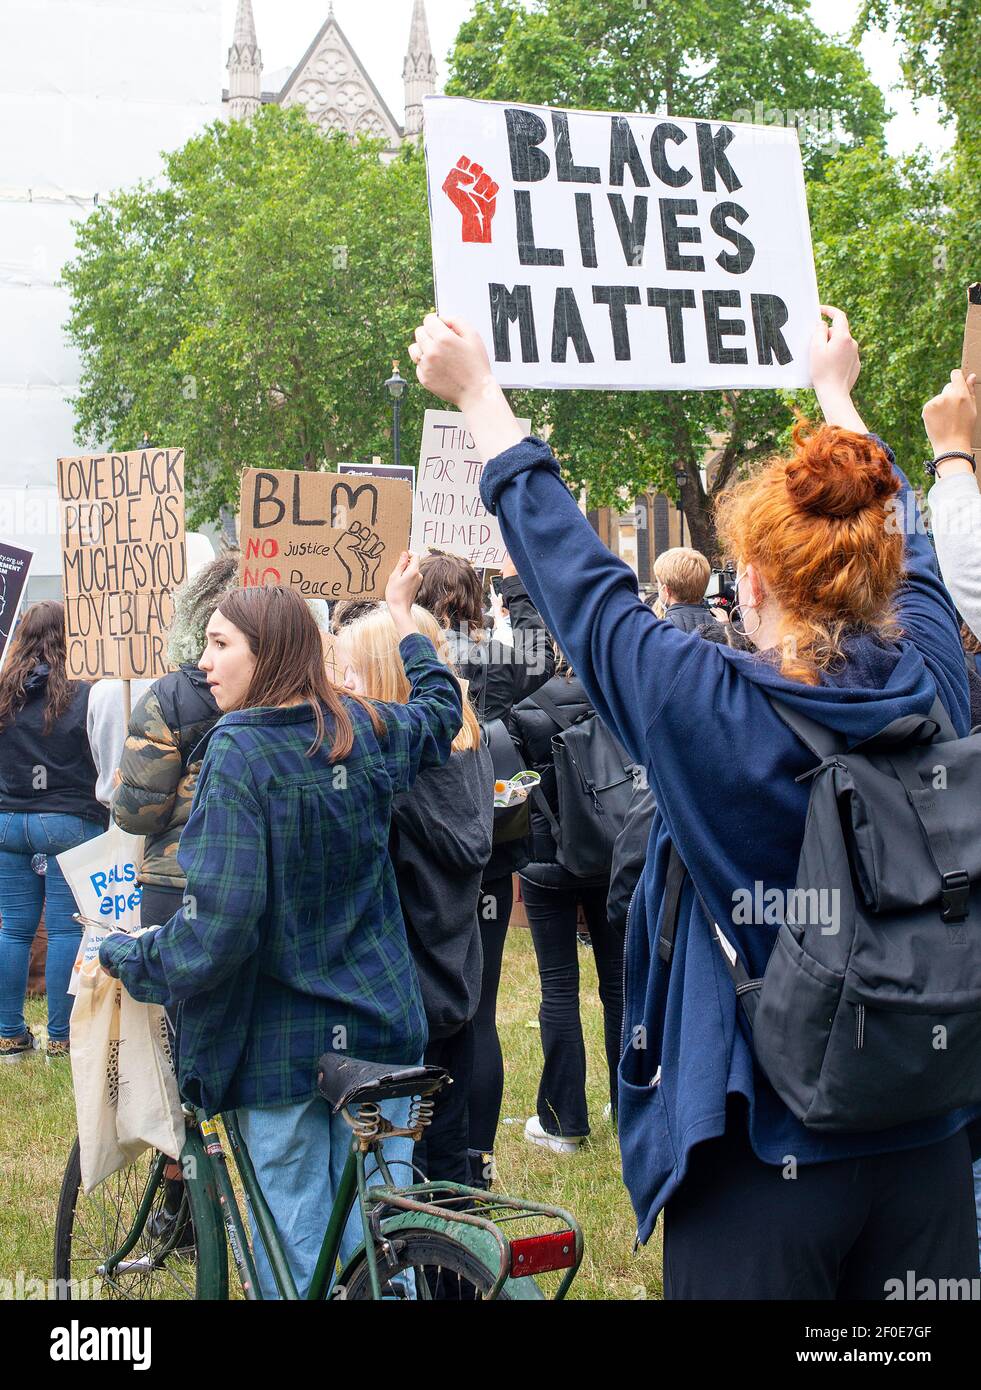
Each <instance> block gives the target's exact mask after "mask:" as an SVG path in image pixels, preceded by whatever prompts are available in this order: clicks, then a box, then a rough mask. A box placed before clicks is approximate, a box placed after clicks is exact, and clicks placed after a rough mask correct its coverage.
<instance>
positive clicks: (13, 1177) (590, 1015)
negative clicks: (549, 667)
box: [0, 928, 661, 1299]
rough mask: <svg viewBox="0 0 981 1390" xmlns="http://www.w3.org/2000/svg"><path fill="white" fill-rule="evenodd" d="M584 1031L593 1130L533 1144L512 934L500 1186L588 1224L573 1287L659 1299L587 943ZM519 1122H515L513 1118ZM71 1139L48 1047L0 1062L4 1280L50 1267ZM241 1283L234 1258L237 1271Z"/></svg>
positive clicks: (34, 1003)
mask: <svg viewBox="0 0 981 1390" xmlns="http://www.w3.org/2000/svg"><path fill="white" fill-rule="evenodd" d="M579 963H580V968H581V974H582V982H581V999H582V1006H581V1007H582V1018H583V1029H584V1033H585V1038H586V1051H587V1057H588V1069H589V1076H588V1084H587V1092H588V1100H589V1115H590V1125H591V1128H592V1134H591V1136H590V1138H589V1139H588V1140H586V1141H584V1143H583V1144H582V1146H581V1148H580V1150H579V1152H578V1153H577V1154H574V1155H571V1156H565V1155H559V1154H553V1153H549V1152H548V1151H546V1150H544V1149H538V1148H534V1147H533V1146H531V1145H529V1144H526V1143H525V1141H524V1139H523V1137H522V1134H523V1129H524V1122H525V1120H526V1118H527V1117H528V1116H529V1115H530V1114H532V1113H533V1111H534V1107H535V1097H536V1094H537V1090H538V1080H539V1075H540V1072H541V1043H540V1039H539V1031H538V1027H537V1020H538V998H539V995H538V972H537V968H536V964H535V954H534V950H533V949H532V944H531V935H530V933H529V932H528V931H526V930H523V929H521V928H514V929H512V931H511V932H510V933H509V934H508V944H507V949H506V951H505V955H504V969H503V972H502V976H501V989H500V996H499V1003H498V1025H499V1029H500V1034H501V1045H502V1047H503V1049H504V1064H505V1072H504V1106H503V1110H502V1122H501V1127H500V1129H499V1131H498V1142H497V1149H496V1154H495V1157H496V1161H497V1170H498V1187H499V1189H500V1190H501V1191H503V1192H509V1193H513V1194H514V1195H515V1196H520V1197H529V1198H531V1199H533V1200H537V1201H542V1202H549V1203H553V1204H555V1205H557V1206H562V1207H565V1208H567V1209H568V1210H569V1211H571V1212H573V1213H574V1214H575V1216H576V1217H577V1219H578V1220H579V1222H580V1223H581V1225H582V1227H583V1230H584V1232H585V1250H586V1253H585V1258H584V1260H583V1264H582V1268H581V1269H580V1271H579V1274H578V1276H577V1277H576V1280H575V1283H574V1284H573V1286H572V1290H571V1293H570V1297H574V1298H593V1299H640V1298H660V1297H661V1250H660V1230H658V1232H657V1234H656V1235H655V1237H654V1238H653V1239H652V1240H651V1241H650V1243H649V1244H648V1245H647V1246H646V1248H644V1249H642V1250H640V1251H639V1252H638V1253H637V1254H636V1255H634V1254H633V1253H632V1247H633V1238H634V1219H633V1213H632V1211H631V1208H630V1202H629V1200H628V1198H627V1194H626V1191H625V1189H624V1187H623V1183H622V1182H621V1179H620V1156H619V1151H618V1148H617V1143H616V1136H615V1134H614V1132H613V1129H612V1126H611V1125H610V1122H609V1120H607V1119H605V1118H604V1116H603V1107H604V1105H605V1104H606V1101H607V1099H608V1095H607V1089H606V1067H605V1062H604V1056H603V1016H602V1009H601V1007H600V1002H599V995H598V993H597V988H596V972H595V968H594V966H593V959H592V953H591V952H590V951H588V950H580V952H579ZM45 1017H46V1011H45V1005H44V1001H43V1000H30V1001H29V1002H28V1009H27V1019H28V1023H29V1024H30V1025H31V1027H32V1028H33V1029H34V1032H35V1033H36V1034H37V1033H43V1026H44V1021H45ZM509 1120H512V1121H513V1123H508V1121H509ZM74 1137H75V1112H74V1102H73V1096H72V1085H71V1072H70V1068H69V1067H68V1066H67V1065H66V1064H60V1065H54V1066H47V1065H46V1064H45V1062H44V1059H43V1057H42V1056H40V1055H38V1056H34V1057H28V1058H26V1059H25V1060H24V1061H23V1062H21V1063H19V1064H17V1065H11V1066H0V1172H2V1175H3V1176H2V1178H0V1278H8V1279H13V1278H14V1277H15V1274H16V1271H17V1270H23V1273H24V1278H25V1279H29V1278H43V1279H47V1278H48V1277H50V1275H51V1273H52V1242H53V1234H54V1219H55V1209H56V1206H57V1202H58V1192H59V1189H60V1186H61V1175H62V1171H63V1169H64V1165H65V1160H66V1158H67V1156H68V1151H69V1149H70V1148H71V1145H72V1141H73V1140H74ZM230 1274H231V1279H232V1281H233V1283H234V1279H235V1275H234V1268H232V1269H231V1270H230Z"/></svg>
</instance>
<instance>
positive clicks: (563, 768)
mask: <svg viewBox="0 0 981 1390" xmlns="http://www.w3.org/2000/svg"><path fill="white" fill-rule="evenodd" d="M527 699H528V701H530V702H531V703H532V704H535V705H537V706H538V707H539V709H543V710H544V711H545V713H546V714H547V715H548V716H549V718H550V719H552V720H554V722H555V723H556V724H558V726H559V728H560V729H561V731H562V732H561V733H558V734H556V735H555V736H554V737H553V739H552V759H553V762H554V765H555V786H556V792H557V795H558V803H559V813H558V816H557V817H556V816H555V814H554V813H553V811H552V808H551V807H550V806H549V804H548V801H547V800H546V798H545V797H544V796H543V795H542V794H541V792H540V791H539V792H536V793H534V795H535V805H536V806H537V808H538V809H539V810H540V811H541V813H542V815H543V816H544V817H545V819H546V820H547V821H548V824H549V828H550V829H551V831H552V837H553V839H554V840H555V857H556V859H557V860H558V862H559V863H560V864H561V865H562V866H563V867H564V868H566V869H568V871H569V872H570V873H571V874H576V875H577V876H578V877H579V878H602V877H608V876H609V873H610V868H611V866H612V863H613V847H614V844H615V843H616V838H617V836H618V835H619V833H620V830H621V827H622V826H623V820H624V817H625V816H626V814H627V807H628V806H629V805H630V798H631V796H632V795H633V790H634V783H635V777H634V764H633V763H632V762H631V760H630V757H629V756H628V754H627V753H626V751H625V750H624V748H623V746H622V745H621V744H620V743H619V742H618V740H617V739H615V738H614V737H613V735H612V734H611V733H610V731H609V729H608V728H607V727H606V725H605V724H604V723H603V722H602V721H601V720H600V719H599V717H598V716H597V714H596V712H595V710H590V711H589V712H588V713H586V714H584V715H580V716H579V718H578V719H575V720H572V719H570V718H569V715H568V712H567V711H566V710H564V709H563V708H562V706H561V705H558V704H556V702H555V701H554V700H553V699H552V697H551V696H550V695H546V694H545V693H544V689H542V690H536V691H535V693H534V694H533V695H529V696H527Z"/></svg>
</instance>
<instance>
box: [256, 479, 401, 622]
mask: <svg viewBox="0 0 981 1390" xmlns="http://www.w3.org/2000/svg"><path fill="white" fill-rule="evenodd" d="M411 517H412V488H411V486H410V485H409V483H408V482H404V481H402V480H401V479H393V478H378V477H367V478H364V477H359V476H357V475H356V474H346V475H344V476H339V475H338V474H336V473H308V472H299V471H296V472H294V471H293V470H291V469H273V468H247V469H245V471H244V473H243V474H242V494H241V524H240V533H241V542H242V566H241V578H242V583H243V585H244V586H245V587H246V588H252V587H255V586H257V585H260V584H285V585H286V586H287V587H289V588H291V589H296V591H297V592H298V593H300V594H302V595H303V597H304V598H321V599H326V600H328V601H330V600H333V599H341V598H375V599H381V598H384V596H385V585H386V583H387V581H388V576H389V575H390V574H391V572H392V570H393V569H394V567H395V562H396V560H397V559H398V557H399V555H400V554H401V552H402V551H403V550H404V549H405V548H406V546H407V545H408V543H409V522H410V520H411Z"/></svg>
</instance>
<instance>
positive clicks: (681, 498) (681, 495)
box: [674, 468, 688, 545]
mask: <svg viewBox="0 0 981 1390" xmlns="http://www.w3.org/2000/svg"><path fill="white" fill-rule="evenodd" d="M674 480H675V482H676V483H677V484H678V517H679V520H680V522H681V544H682V545H684V543H685V487H686V485H687V483H688V474H687V473H686V472H685V470H684V469H683V468H676V469H675V470H674Z"/></svg>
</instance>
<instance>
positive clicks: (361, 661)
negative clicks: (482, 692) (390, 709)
mask: <svg viewBox="0 0 981 1390" xmlns="http://www.w3.org/2000/svg"><path fill="white" fill-rule="evenodd" d="M412 617H413V620H414V622H415V625H416V627H417V628H418V629H419V631H420V632H421V633H422V635H423V636H424V637H428V638H429V640H430V642H432V644H433V646H434V647H435V648H436V655H437V656H438V657H439V659H440V661H442V663H443V665H444V666H448V667H449V668H450V670H453V662H452V660H451V659H450V649H449V647H448V646H447V644H446V637H445V634H444V632H443V629H442V628H441V627H440V625H439V623H438V622H437V621H436V619H435V618H434V617H433V615H432V613H430V612H429V610H428V609H426V608H420V607H419V605H418V604H413V606H412ZM335 640H336V641H338V642H344V643H348V644H350V645H349V650H350V652H351V659H352V661H353V664H354V666H355V668H356V669H357V672H358V674H359V676H360V677H361V680H362V682H363V683H364V693H365V695H366V696H367V697H368V699H369V700H385V701H387V702H389V703H393V704H397V705H405V704H408V701H409V694H410V691H411V689H412V687H411V686H410V685H409V680H408V677H407V676H406V674H405V668H404V667H403V665H402V658H401V657H400V656H399V635H398V631H397V630H396V627H395V624H394V623H393V621H392V617H391V614H390V613H389V611H388V609H387V608H386V607H385V605H384V604H379V605H378V607H376V608H374V609H373V610H372V611H371V612H370V613H366V614H364V616H363V617H360V618H355V619H354V621H353V622H351V623H347V624H345V626H344V627H343V628H342V629H341V631H340V632H339V633H338V634H337V637H336V639H335ZM453 674H454V675H456V672H455V671H453ZM457 681H458V682H459V685H460V689H461V692H462V694H463V728H462V729H461V730H460V732H459V733H458V734H457V736H456V738H455V739H454V740H453V752H454V753H462V752H465V751H466V750H468V749H474V748H479V747H480V725H479V723H478V722H477V716H476V714H475V713H474V710H473V706H472V705H471V703H470V699H469V697H468V695H467V682H466V681H463V680H460V677H459V676H457Z"/></svg>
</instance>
